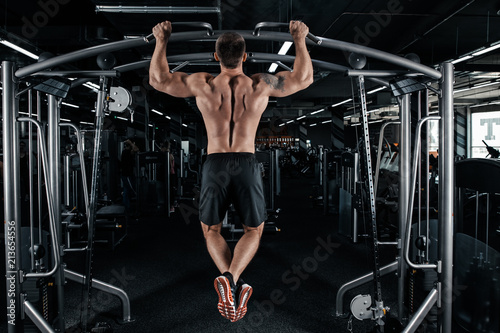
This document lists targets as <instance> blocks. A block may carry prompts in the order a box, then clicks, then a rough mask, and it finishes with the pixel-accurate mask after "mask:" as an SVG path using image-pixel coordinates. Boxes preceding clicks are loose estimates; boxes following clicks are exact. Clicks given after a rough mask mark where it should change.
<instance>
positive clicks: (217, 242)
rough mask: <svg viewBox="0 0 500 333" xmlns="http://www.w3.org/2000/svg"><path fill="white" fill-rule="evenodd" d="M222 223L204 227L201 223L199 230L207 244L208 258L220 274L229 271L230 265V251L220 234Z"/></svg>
mask: <svg viewBox="0 0 500 333" xmlns="http://www.w3.org/2000/svg"><path fill="white" fill-rule="evenodd" d="M221 228H222V223H219V224H216V225H211V226H209V225H206V224H205V223H203V222H201V229H202V230H203V235H204V236H205V240H206V242H207V249H208V253H209V254H210V257H212V260H213V261H214V263H215V265H216V266H217V268H218V269H219V271H220V272H221V273H225V272H227V271H229V267H230V265H231V250H230V249H229V246H228V245H227V242H226V240H225V239H224V237H222V235H221V234H220V233H221Z"/></svg>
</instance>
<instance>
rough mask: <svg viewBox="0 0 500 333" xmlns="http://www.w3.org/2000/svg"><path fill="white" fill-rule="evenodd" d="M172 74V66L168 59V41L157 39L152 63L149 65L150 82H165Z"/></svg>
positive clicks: (153, 84) (153, 83)
mask: <svg viewBox="0 0 500 333" xmlns="http://www.w3.org/2000/svg"><path fill="white" fill-rule="evenodd" d="M169 76H170V68H169V66H168V61H167V41H166V40H157V41H156V46H155V50H154V52H153V56H152V58H151V63H150V65H149V82H150V84H151V85H152V86H153V87H154V86H155V84H158V83H165V81H166V80H168V78H169Z"/></svg>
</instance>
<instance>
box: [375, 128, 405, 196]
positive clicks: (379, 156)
mask: <svg viewBox="0 0 500 333" xmlns="http://www.w3.org/2000/svg"><path fill="white" fill-rule="evenodd" d="M399 124H401V122H400V121H388V122H386V123H384V124H382V126H381V127H380V133H379V137H378V151H377V164H376V167H375V176H374V177H373V178H374V181H373V192H375V195H376V194H377V188H378V175H379V173H380V159H381V158H382V144H383V141H384V132H385V128H386V127H387V126H389V125H399ZM389 150H390V148H389Z"/></svg>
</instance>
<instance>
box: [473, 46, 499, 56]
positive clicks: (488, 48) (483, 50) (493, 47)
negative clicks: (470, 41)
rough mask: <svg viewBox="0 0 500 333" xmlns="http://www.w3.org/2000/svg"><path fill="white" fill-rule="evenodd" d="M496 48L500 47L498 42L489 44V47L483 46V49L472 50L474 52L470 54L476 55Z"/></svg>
mask: <svg viewBox="0 0 500 333" xmlns="http://www.w3.org/2000/svg"><path fill="white" fill-rule="evenodd" d="M498 48H500V43H498V44H496V45H493V46H490V47H487V48H485V49H482V50H479V51H477V52H474V53H472V55H473V56H474V57H476V56H478V55H481V54H485V53H488V52H490V51H493V50H496V49H498Z"/></svg>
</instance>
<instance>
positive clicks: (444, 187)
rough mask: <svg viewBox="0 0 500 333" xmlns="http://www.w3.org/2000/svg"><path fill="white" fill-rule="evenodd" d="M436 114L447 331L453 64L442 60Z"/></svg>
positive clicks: (446, 327) (445, 328)
mask: <svg viewBox="0 0 500 333" xmlns="http://www.w3.org/2000/svg"><path fill="white" fill-rule="evenodd" d="M441 71H442V73H443V79H442V82H441V83H440V84H441V94H442V95H441V98H440V104H439V113H440V115H441V122H440V126H439V205H438V207H439V215H438V216H439V251H440V255H441V260H442V271H441V275H440V282H441V283H442V294H441V299H442V308H441V312H440V314H441V318H440V319H441V325H442V331H441V332H443V333H451V326H452V301H453V195H454V192H453V190H454V188H453V185H454V143H455V140H454V123H453V75H454V69H453V64H451V63H448V62H446V63H443V64H442V67H441Z"/></svg>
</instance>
